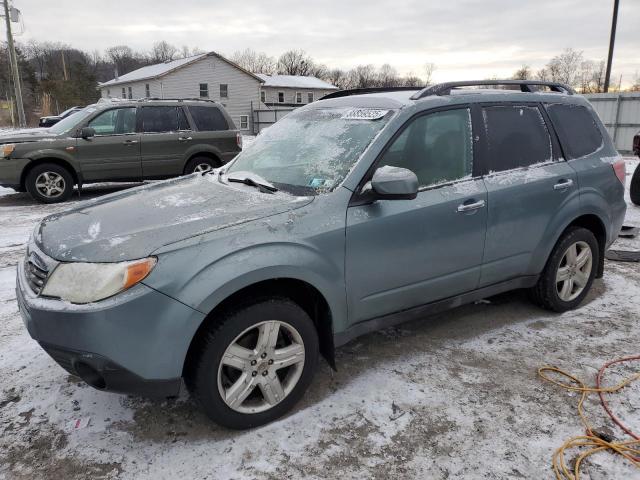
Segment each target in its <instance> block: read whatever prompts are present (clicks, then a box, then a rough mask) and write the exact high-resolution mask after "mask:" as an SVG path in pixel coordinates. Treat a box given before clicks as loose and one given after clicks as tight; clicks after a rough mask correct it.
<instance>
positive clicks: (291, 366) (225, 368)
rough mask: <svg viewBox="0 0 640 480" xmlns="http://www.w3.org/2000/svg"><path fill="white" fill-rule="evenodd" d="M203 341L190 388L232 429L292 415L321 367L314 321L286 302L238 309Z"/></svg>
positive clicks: (217, 419) (191, 371) (210, 412)
mask: <svg viewBox="0 0 640 480" xmlns="http://www.w3.org/2000/svg"><path fill="white" fill-rule="evenodd" d="M199 340H200V341H199V343H198V345H196V348H197V351H196V356H195V358H194V361H193V364H192V365H191V366H190V368H189V371H188V372H187V375H186V381H187V386H188V387H189V390H190V391H191V392H192V394H193V395H194V396H195V398H196V399H197V401H198V402H199V403H200V405H201V406H202V408H203V410H204V411H205V413H206V414H207V415H208V416H209V418H211V419H212V420H213V421H214V422H216V423H218V424H220V425H223V426H225V427H228V428H233V429H244V428H251V427H257V426H260V425H263V424H265V423H268V422H271V421H273V420H275V419H277V418H278V417H281V416H282V415H284V414H285V413H287V412H288V411H289V410H291V409H292V408H293V406H294V405H295V404H296V403H297V402H298V400H299V399H300V398H301V397H302V395H303V394H304V392H305V390H306V389H307V387H308V386H309V384H310V383H311V379H312V378H313V375H314V372H315V370H316V367H317V364H318V335H317V332H316V329H315V326H314V324H313V321H312V320H311V318H309V316H308V315H307V314H306V312H305V311H304V310H303V309H302V308H300V307H299V306H298V305H297V304H295V303H293V302H291V301H290V300H287V299H284V298H273V299H268V300H263V301H258V302H257V303H253V304H251V305H249V306H246V307H243V308H240V309H238V310H235V311H233V312H231V313H230V314H229V315H226V316H224V317H223V318H221V319H220V322H219V323H216V324H215V325H214V326H212V327H211V328H210V329H209V330H208V331H207V332H206V333H205V334H204V335H203V336H202V337H201V338H200V339H199Z"/></svg>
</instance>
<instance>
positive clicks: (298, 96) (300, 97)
mask: <svg viewBox="0 0 640 480" xmlns="http://www.w3.org/2000/svg"><path fill="white" fill-rule="evenodd" d="M296 103H302V93H300V92H296Z"/></svg>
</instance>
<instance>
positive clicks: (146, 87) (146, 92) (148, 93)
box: [144, 83, 151, 98]
mask: <svg viewBox="0 0 640 480" xmlns="http://www.w3.org/2000/svg"><path fill="white" fill-rule="evenodd" d="M144 96H145V97H147V98H149V97H150V96H151V89H150V88H149V84H148V83H145V84H144Z"/></svg>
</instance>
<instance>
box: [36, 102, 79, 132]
mask: <svg viewBox="0 0 640 480" xmlns="http://www.w3.org/2000/svg"><path fill="white" fill-rule="evenodd" d="M80 110H82V107H71V108H69V109H67V110H65V111H64V112H62V113H61V114H60V115H51V116H48V117H40V122H39V123H38V126H39V127H43V128H48V127H53V126H54V125H55V124H56V123H58V122H59V121H60V120H62V119H64V118H67V117H68V116H69V115H71V114H74V113H76V112H79V111H80Z"/></svg>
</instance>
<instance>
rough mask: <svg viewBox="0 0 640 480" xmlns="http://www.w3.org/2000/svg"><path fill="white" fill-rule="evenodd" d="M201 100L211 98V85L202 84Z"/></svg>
mask: <svg viewBox="0 0 640 480" xmlns="http://www.w3.org/2000/svg"><path fill="white" fill-rule="evenodd" d="M200 98H209V84H208V83H201V84H200Z"/></svg>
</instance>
